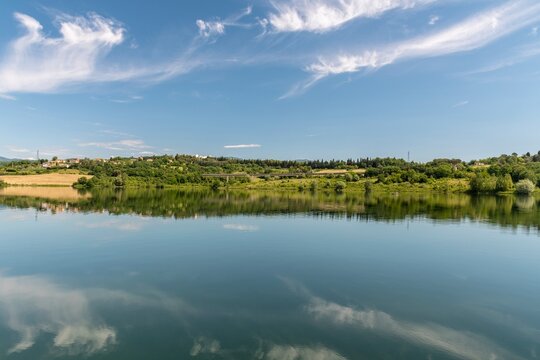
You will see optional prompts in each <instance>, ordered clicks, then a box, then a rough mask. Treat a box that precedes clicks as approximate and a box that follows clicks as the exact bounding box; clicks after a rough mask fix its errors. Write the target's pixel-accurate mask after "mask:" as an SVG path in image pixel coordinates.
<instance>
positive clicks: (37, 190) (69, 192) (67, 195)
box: [0, 186, 90, 201]
mask: <svg viewBox="0 0 540 360" xmlns="http://www.w3.org/2000/svg"><path fill="white" fill-rule="evenodd" d="M0 196H27V197H34V198H41V199H51V200H64V201H70V200H80V199H86V198H89V197H90V195H89V194H85V195H81V194H80V193H79V192H78V191H77V190H75V189H72V188H67V187H46V186H40V187H30V186H8V187H6V188H3V189H0Z"/></svg>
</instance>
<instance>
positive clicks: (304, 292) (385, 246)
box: [0, 189, 540, 360]
mask: <svg viewBox="0 0 540 360" xmlns="http://www.w3.org/2000/svg"><path fill="white" fill-rule="evenodd" d="M42 190H43V189H42ZM34 209H37V211H35V210H34ZM538 209H539V207H538V199H535V198H518V197H512V196H509V197H470V196H467V195H456V194H446V195H445V194H438V195H437V194H431V195H430V194H401V195H379V196H364V195H342V196H338V195H335V194H331V193H328V194H326V193H323V192H320V193H317V194H309V193H275V194H272V193H242V192H239V193H211V192H205V191H198V192H179V191H122V192H113V191H106V192H96V193H93V194H91V196H89V194H86V195H82V196H81V197H80V198H74V197H71V198H61V199H58V198H47V197H46V194H43V195H40V196H37V197H36V196H11V195H4V196H0V232H1V236H0V269H6V270H5V271H4V272H0V358H4V357H6V358H7V359H15V360H17V359H29V360H34V359H52V358H70V357H71V358H74V357H75V358H91V359H94V358H95V359H114V360H117V359H130V360H134V359H148V358H159V359H165V360H166V359H185V358H197V359H250V360H251V359H258V360H278V359H280V360H281V359H287V360H288V359H290V360H304V359H309V360H313V359H315V360H346V359H350V360H352V359H359V358H367V359H396V358H402V359H433V360H435V359H443V360H450V359H471V360H472V359H535V358H537V355H536V349H537V348H538V347H539V346H540V341H539V339H540V317H539V315H538V314H540V308H539V305H538V304H540V282H538V276H537V274H538V271H539V270H540V268H539V264H540V263H539V262H538V258H539V254H540V243H539V242H538V236H537V234H536V231H538V229H539V228H540V227H539V223H540V220H539V210H538ZM36 212H37V213H38V216H39V219H38V221H37V222H36V221H33V216H34V213H36ZM174 219H184V220H182V221H175V220H174ZM15 220H17V221H15ZM409 222H410V223H411V224H413V225H414V226H410V227H407V224H408V223H409ZM473 222H479V223H473ZM485 224H497V226H501V227H509V228H511V229H513V228H517V227H521V228H524V229H525V228H528V229H534V230H535V233H533V234H532V236H531V234H529V233H527V231H512V232H509V231H500V229H497V228H495V227H493V226H485ZM291 279H294V280H291Z"/></svg>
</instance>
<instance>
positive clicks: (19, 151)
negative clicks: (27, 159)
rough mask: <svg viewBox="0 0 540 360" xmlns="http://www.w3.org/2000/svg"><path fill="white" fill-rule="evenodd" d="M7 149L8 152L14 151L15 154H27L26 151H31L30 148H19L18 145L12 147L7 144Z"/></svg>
mask: <svg viewBox="0 0 540 360" xmlns="http://www.w3.org/2000/svg"><path fill="white" fill-rule="evenodd" d="M7 150H8V151H9V152H12V153H16V154H27V153H30V152H32V151H31V150H30V149H26V148H19V147H14V146H8V148H7Z"/></svg>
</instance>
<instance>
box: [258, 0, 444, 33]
mask: <svg viewBox="0 0 540 360" xmlns="http://www.w3.org/2000/svg"><path fill="white" fill-rule="evenodd" d="M434 1H435V0H340V1H335V0H312V1H306V0H278V1H273V2H272V5H273V6H274V8H275V12H273V13H271V14H270V15H269V16H268V21H269V23H270V24H271V26H272V28H273V31H275V32H298V31H310V32H325V31H329V30H332V29H336V28H338V27H340V26H342V25H343V24H345V23H347V22H349V21H351V20H353V19H356V18H375V17H378V16H380V15H382V14H384V13H385V12H388V11H391V10H396V9H410V8H414V7H416V6H420V5H425V4H429V3H432V2H434Z"/></svg>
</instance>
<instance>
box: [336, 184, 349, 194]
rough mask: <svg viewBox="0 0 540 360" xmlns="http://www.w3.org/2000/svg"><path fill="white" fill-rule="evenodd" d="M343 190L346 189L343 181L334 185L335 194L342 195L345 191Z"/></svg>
mask: <svg viewBox="0 0 540 360" xmlns="http://www.w3.org/2000/svg"><path fill="white" fill-rule="evenodd" d="M345 188H347V184H346V183H345V182H343V181H338V182H336V184H335V185H334V190H335V191H336V192H337V193H342V192H343V191H344V190H345Z"/></svg>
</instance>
